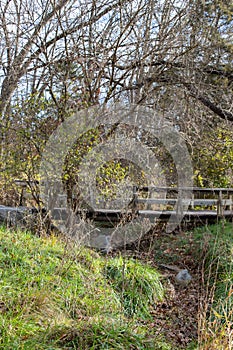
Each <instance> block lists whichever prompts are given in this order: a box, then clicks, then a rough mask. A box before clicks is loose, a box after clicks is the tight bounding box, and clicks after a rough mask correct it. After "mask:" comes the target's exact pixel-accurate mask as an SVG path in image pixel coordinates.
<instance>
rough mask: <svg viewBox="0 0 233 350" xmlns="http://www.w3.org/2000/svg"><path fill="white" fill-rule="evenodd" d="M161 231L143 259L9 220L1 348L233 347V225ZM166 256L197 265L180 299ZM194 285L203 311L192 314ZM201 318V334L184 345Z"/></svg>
mask: <svg viewBox="0 0 233 350" xmlns="http://www.w3.org/2000/svg"><path fill="white" fill-rule="evenodd" d="M153 239H154V240H153V244H150V248H149V250H150V252H149V253H148V254H147V253H145V251H144V252H143V254H142V256H141V258H140V259H139V258H137V259H135V258H132V257H131V258H130V257H129V256H128V257H127V258H126V257H123V255H122V254H120V253H119V254H117V255H116V256H115V257H113V256H112V257H111V256H106V257H103V256H101V255H99V254H98V253H97V252H95V251H92V250H89V249H84V248H80V247H79V246H76V245H75V244H74V242H72V241H65V240H64V239H60V238H58V237H46V238H39V237H36V236H34V235H32V234H30V233H29V232H25V231H24V232H21V231H14V230H9V229H6V228H4V227H2V228H1V229H0V241H1V247H0V267H1V269H0V274H1V275H0V332H1V333H0V349H13V350H14V349H15V350H16V349H28V350H30V349H41V350H42V349H43V350H44V349H45V350H48V349H49V350H58V349H78V350H82V349H83V350H86V349H126V350H127V349H135V350H137V349H148V350H155V349H156V350H157V349H158V350H170V349H177V350H179V349H186V350H188V349H193V350H194V349H200V350H208V349H211V350H215V349H216V350H221V349H222V350H225V349H232V344H233V338H232V336H233V334H232V325H233V312H232V310H233V269H232V263H233V230H232V224H229V223H220V224H219V225H214V226H209V227H202V228H198V229H196V230H194V231H193V232H183V233H181V234H176V235H163V234H161V235H158V236H156V237H154V238H153ZM145 255H146V258H145ZM143 256H144V258H143ZM159 263H166V264H172V265H178V266H180V267H182V266H184V267H187V268H188V269H189V270H190V271H191V273H192V276H193V281H192V283H191V286H189V287H188V288H187V289H184V290H181V289H179V288H178V287H177V286H175V293H176V296H175V299H171V300H170V297H171V295H170V294H169V292H168V290H167V287H168V286H169V284H168V280H169V283H170V282H172V283H173V279H172V277H171V276H167V275H166V274H163V272H162V271H160V272H158V270H157V269H156V266H159ZM194 293H196V295H198V297H197V298H196V299H198V305H199V310H198V313H197V315H196V316H195V315H194V314H193V315H191V316H192V318H190V320H189V319H188V318H189V316H190V314H192V313H195V312H193V311H192V305H191V303H192V298H193V295H194ZM177 300H178V301H179V302H178V303H177V302H176V301H177ZM194 322H196V323H197V329H198V335H197V336H196V339H194V338H193V337H190V339H191V340H190V341H189V340H185V339H184V341H183V343H182V342H181V343H180V345H179V337H178V336H177V334H178V333H179V332H181V333H182V332H183V334H184V336H185V334H187V332H188V331H189V328H190V327H191V326H193V323H194ZM172 333H173V334H172ZM175 338H176V339H178V342H177V341H174V342H173V339H175ZM197 338H198V339H197ZM195 340H196V341H195ZM197 340H199V345H197ZM185 344H186V345H185Z"/></svg>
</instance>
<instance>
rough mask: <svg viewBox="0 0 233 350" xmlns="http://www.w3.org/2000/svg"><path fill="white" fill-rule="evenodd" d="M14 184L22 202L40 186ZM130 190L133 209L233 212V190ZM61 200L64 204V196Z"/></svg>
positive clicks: (141, 188)
mask: <svg viewBox="0 0 233 350" xmlns="http://www.w3.org/2000/svg"><path fill="white" fill-rule="evenodd" d="M15 183H16V184H17V185H18V186H20V187H21V188H22V193H21V197H22V198H21V202H22V203H23V202H24V201H25V199H26V195H25V194H26V189H27V188H31V187H33V186H36V185H38V184H39V183H38V181H24V180H15ZM130 188H131V189H132V191H133V193H132V195H133V198H131V199H132V200H131V204H130V207H131V208H132V209H133V210H138V209H145V210H161V208H162V209H163V210H168V211H169V210H170V211H172V210H176V211H177V212H179V213H183V209H184V207H188V208H189V210H197V209H198V210H210V209H212V210H213V209H214V210H216V211H217V214H218V215H223V214H224V211H225V210H230V211H232V210H233V188H214V187H212V188H203V187H155V186H148V187H139V186H132V187H130ZM29 195H30V194H29ZM61 197H62V198H61V203H62V201H63V197H64V195H63V196H62V195H61ZM65 198H66V196H65ZM129 200H130V199H129ZM61 206H62V205H61ZM112 209H114V208H112Z"/></svg>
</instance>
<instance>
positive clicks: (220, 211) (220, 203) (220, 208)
mask: <svg viewBox="0 0 233 350" xmlns="http://www.w3.org/2000/svg"><path fill="white" fill-rule="evenodd" d="M217 216H223V200H222V191H219V193H218V204H217Z"/></svg>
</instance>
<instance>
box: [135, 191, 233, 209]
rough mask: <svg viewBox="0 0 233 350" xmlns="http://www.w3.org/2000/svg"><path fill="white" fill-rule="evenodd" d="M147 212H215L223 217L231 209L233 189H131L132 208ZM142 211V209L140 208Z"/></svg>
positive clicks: (232, 207) (232, 206) (232, 205)
mask: <svg viewBox="0 0 233 350" xmlns="http://www.w3.org/2000/svg"><path fill="white" fill-rule="evenodd" d="M140 206H143V207H144V208H143V209H147V210H149V208H152V209H151V210H156V209H157V210H159V209H160V210H161V207H163V209H166V210H174V208H175V210H176V211H179V212H180V213H182V212H183V208H184V207H188V208H189V210H190V209H191V210H197V209H198V210H210V208H211V209H212V210H216V211H217V214H218V215H223V214H224V211H225V210H230V211H232V209H233V188H203V187H138V186H134V187H133V207H134V209H138V208H140ZM141 209H142V208H141Z"/></svg>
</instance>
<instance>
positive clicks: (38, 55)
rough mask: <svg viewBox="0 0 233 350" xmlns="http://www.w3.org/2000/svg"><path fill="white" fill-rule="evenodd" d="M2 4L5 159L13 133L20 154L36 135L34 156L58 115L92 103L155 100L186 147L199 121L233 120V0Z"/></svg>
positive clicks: (0, 103)
mask: <svg viewBox="0 0 233 350" xmlns="http://www.w3.org/2000/svg"><path fill="white" fill-rule="evenodd" d="M0 6H1V8H0V10H1V15H0V42H1V46H0V47H1V49H0V62H1V66H2V69H1V76H2V78H1V80H0V83H1V85H0V115H1V130H2V135H1V141H2V142H1V162H2V169H5V163H6V161H8V160H9V158H11V159H12V158H13V159H12V162H9V161H8V164H9V163H10V164H11V166H10V167H12V166H13V165H12V164H13V163H14V162H15V166H14V168H15V169H16V168H17V169H19V167H18V166H16V163H17V162H19V158H20V157H16V159H17V162H16V159H15V158H14V157H12V155H13V152H12V148H14V147H13V146H12V141H11V139H12V133H14V132H16V134H17V135H18V136H20V137H17V138H16V139H15V142H17V143H18V144H19V143H20V142H21V146H20V150H21V151H20V152H19V153H20V155H22V154H25V153H24V152H25V149H27V150H26V153H27V154H28V152H29V153H30V152H31V151H30V149H31V146H30V145H32V144H33V152H31V154H33V155H34V156H35V158H36V159H39V157H40V154H41V151H42V149H43V146H44V143H45V142H46V140H47V139H48V137H49V135H50V134H51V132H52V131H53V130H54V129H55V128H56V127H57V126H58V125H59V123H61V122H63V121H64V120H65V119H66V118H68V117H69V116H70V115H72V114H73V113H74V112H75V111H77V110H80V109H83V108H87V107H89V106H92V105H96V104H102V103H108V104H111V103H114V102H119V101H120V102H122V103H126V104H128V103H135V104H140V105H145V106H148V107H150V108H153V109H154V110H156V111H158V113H160V114H164V115H165V117H166V118H169V119H170V120H171V121H172V123H173V124H174V125H175V126H176V128H179V130H180V132H181V133H183V135H184V137H185V138H186V139H187V141H188V142H189V145H190V149H192V147H193V146H194V144H195V143H196V141H197V139H201V135H202V132H203V131H206V130H208V128H210V129H212V128H215V127H216V126H217V125H218V123H219V121H220V120H222V121H224V122H225V121H228V122H229V123H232V121H233V114H232V113H233V112H232V84H233V72H232V56H233V47H232V42H231V33H232V13H233V6H232V3H231V1H230V0H227V1H224V2H223V1H221V0H215V1H201V0H195V1H191V0H190V1H180V0H179V1H178V0H149V1H145V0H139V1H137V2H136V3H135V1H128V0H127V1H126V0H123V1H122V0H118V1H117V0H115V1H113V2H111V3H110V2H109V1H107V0H104V1H102V2H96V1H91V0H90V1H88V2H87V1H82V0H72V1H67V0H60V1H52V0H41V2H40V3H38V2H36V1H33V0H32V1H29V0H20V1H14V0H3V1H2V2H1V5H0ZM227 125H228V126H227V127H229V125H230V127H231V124H227ZM32 131H33V132H32ZM25 135H30V137H28V138H26V140H27V141H26V142H24V141H23V140H25ZM15 148H16V147H15ZM24 148H25V149H24ZM35 172H36V171H35Z"/></svg>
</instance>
